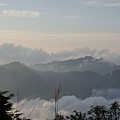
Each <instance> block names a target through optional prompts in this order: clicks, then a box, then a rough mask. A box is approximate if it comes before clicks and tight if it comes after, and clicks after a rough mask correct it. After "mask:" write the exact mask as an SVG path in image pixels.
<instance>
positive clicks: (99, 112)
mask: <svg viewBox="0 0 120 120" xmlns="http://www.w3.org/2000/svg"><path fill="white" fill-rule="evenodd" d="M107 113H108V110H107V109H106V108H105V107H104V106H95V107H93V106H91V109H90V111H88V115H90V117H89V119H90V120H107Z"/></svg>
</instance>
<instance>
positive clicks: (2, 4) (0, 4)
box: [0, 3, 8, 6]
mask: <svg viewBox="0 0 120 120" xmlns="http://www.w3.org/2000/svg"><path fill="white" fill-rule="evenodd" d="M6 5H8V4H4V3H0V6H6Z"/></svg>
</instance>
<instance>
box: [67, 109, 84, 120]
mask: <svg viewBox="0 0 120 120" xmlns="http://www.w3.org/2000/svg"><path fill="white" fill-rule="evenodd" d="M66 119H67V120H86V113H82V112H77V111H76V110H75V111H73V114H72V115H70V116H66Z"/></svg>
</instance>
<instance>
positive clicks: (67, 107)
mask: <svg viewBox="0 0 120 120" xmlns="http://www.w3.org/2000/svg"><path fill="white" fill-rule="evenodd" d="M115 100H118V101H119V100H120V98H118V99H112V100H108V99H106V98H104V97H102V96H99V97H89V98H86V99H84V100H82V99H79V98H76V97H75V96H64V97H62V98H61V99H59V101H58V103H59V114H60V113H61V114H62V115H65V116H66V115H70V114H72V112H73V111H74V110H77V111H84V112H86V111H88V110H89V109H90V106H92V105H93V106H96V105H105V106H106V107H108V106H109V104H110V103H112V102H113V101H115ZM16 106H17V105H16V104H15V106H14V107H16ZM19 109H20V110H21V111H22V112H23V113H24V114H25V116H27V117H28V116H29V118H31V119H33V118H34V120H40V119H42V120H45V119H54V100H53V99H51V100H50V101H46V100H41V99H40V98H36V99H32V100H26V99H24V100H22V101H20V102H19Z"/></svg>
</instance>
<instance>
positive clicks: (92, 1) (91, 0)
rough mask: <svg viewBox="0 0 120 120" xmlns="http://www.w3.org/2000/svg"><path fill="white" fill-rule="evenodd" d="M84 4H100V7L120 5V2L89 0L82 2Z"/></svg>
mask: <svg viewBox="0 0 120 120" xmlns="http://www.w3.org/2000/svg"><path fill="white" fill-rule="evenodd" d="M82 3H83V4H84V5H92V6H100V7H118V6H120V2H118V3H116V2H111V1H108V0H106V1H104V0H88V1H85V2H82Z"/></svg>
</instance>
